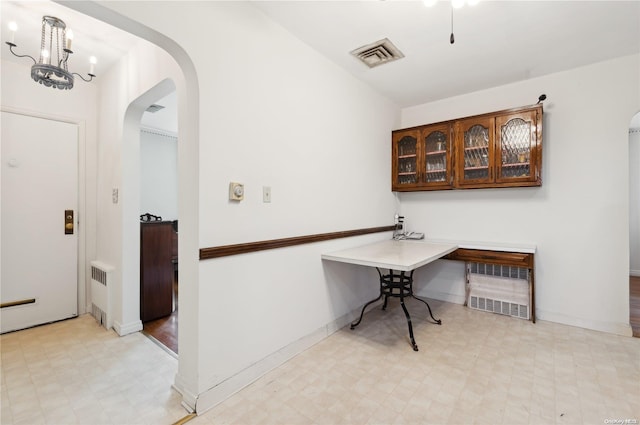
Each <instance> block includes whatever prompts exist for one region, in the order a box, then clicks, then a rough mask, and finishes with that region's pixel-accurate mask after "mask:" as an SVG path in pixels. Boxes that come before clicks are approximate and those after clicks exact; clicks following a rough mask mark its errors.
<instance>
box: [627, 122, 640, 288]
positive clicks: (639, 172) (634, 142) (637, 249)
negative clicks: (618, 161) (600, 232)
mask: <svg viewBox="0 0 640 425" xmlns="http://www.w3.org/2000/svg"><path fill="white" fill-rule="evenodd" d="M635 118H636V120H637V119H638V118H640V113H638V114H637V115H636V117H635ZM629 273H630V274H631V275H633V276H640V127H635V128H632V129H630V131H629Z"/></svg>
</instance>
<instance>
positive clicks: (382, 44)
mask: <svg viewBox="0 0 640 425" xmlns="http://www.w3.org/2000/svg"><path fill="white" fill-rule="evenodd" d="M351 54H352V55H353V56H355V57H356V58H358V59H360V61H362V63H364V64H365V65H367V66H368V67H369V68H373V67H376V66H378V65H382V64H385V63H389V62H393V61H395V60H398V59H401V58H403V57H404V54H402V52H401V51H400V50H399V49H398V48H397V47H396V46H394V45H393V43H392V42H391V41H389V39H388V38H385V39H382V40H378V41H376V42H375V43H371V44H367V45H366V46H362V47H359V48H357V49H355V50H353V51H352V52H351Z"/></svg>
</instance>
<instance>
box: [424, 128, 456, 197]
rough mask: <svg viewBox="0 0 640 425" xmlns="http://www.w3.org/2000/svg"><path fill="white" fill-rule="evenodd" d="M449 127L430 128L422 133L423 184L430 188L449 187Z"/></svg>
mask: <svg viewBox="0 0 640 425" xmlns="http://www.w3.org/2000/svg"><path fill="white" fill-rule="evenodd" d="M450 134H451V130H450V127H449V125H444V126H443V125H440V126H430V127H427V128H426V129H425V130H423V132H422V137H423V140H424V162H423V164H424V169H423V170H422V171H423V175H424V178H423V180H424V183H426V184H428V185H432V186H443V185H447V186H448V185H450V183H451V181H450V177H451V155H450V152H451V148H450V142H449V137H450V136H449V135H450Z"/></svg>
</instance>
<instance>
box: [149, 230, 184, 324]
mask: <svg viewBox="0 0 640 425" xmlns="http://www.w3.org/2000/svg"><path fill="white" fill-rule="evenodd" d="M176 252H177V233H176V231H175V225H174V223H173V222H171V221H152V222H143V223H140V320H142V321H143V322H148V321H150V320H154V319H158V318H160V317H164V316H168V315H170V314H171V313H172V312H173V308H174V303H173V282H174V274H175V264H176V256H177V254H176Z"/></svg>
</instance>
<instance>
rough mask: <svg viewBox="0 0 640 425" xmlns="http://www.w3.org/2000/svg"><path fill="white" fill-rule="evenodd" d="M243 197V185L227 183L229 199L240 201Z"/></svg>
mask: <svg viewBox="0 0 640 425" xmlns="http://www.w3.org/2000/svg"><path fill="white" fill-rule="evenodd" d="M243 199H244V185H243V184H242V183H236V182H231V183H229V200H230V201H242V200H243Z"/></svg>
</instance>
